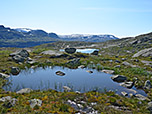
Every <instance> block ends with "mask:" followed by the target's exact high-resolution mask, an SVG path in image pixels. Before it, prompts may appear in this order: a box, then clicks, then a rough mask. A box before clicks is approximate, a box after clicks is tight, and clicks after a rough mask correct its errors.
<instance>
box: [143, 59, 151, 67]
mask: <svg viewBox="0 0 152 114" xmlns="http://www.w3.org/2000/svg"><path fill="white" fill-rule="evenodd" d="M141 62H142V63H144V64H145V65H148V66H150V65H152V61H145V60H142V61H141Z"/></svg>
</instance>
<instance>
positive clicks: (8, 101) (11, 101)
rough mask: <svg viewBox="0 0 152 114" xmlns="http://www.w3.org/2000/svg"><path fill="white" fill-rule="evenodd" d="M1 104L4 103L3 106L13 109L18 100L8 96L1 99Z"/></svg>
mask: <svg viewBox="0 0 152 114" xmlns="http://www.w3.org/2000/svg"><path fill="white" fill-rule="evenodd" d="M0 102H3V103H4V104H3V106H5V107H7V108H11V107H13V106H14V105H15V104H16V102H17V99H16V98H12V97H11V96H6V97H2V98H0Z"/></svg>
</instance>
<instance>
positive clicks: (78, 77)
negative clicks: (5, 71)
mask: <svg viewBox="0 0 152 114" xmlns="http://www.w3.org/2000/svg"><path fill="white" fill-rule="evenodd" d="M87 70H89V69H69V68H63V67H53V68H50V67H47V68H45V69H43V68H37V69H35V70H33V69H28V70H23V71H22V72H21V73H20V74H19V75H17V76H13V75H12V76H11V77H10V78H9V82H11V84H10V85H8V86H4V87H3V88H4V89H5V90H7V91H18V90H20V89H22V88H31V89H33V90H38V89H40V90H46V89H49V88H51V89H56V90H58V91H63V89H62V87H63V86H68V87H70V88H72V89H73V91H80V92H87V91H91V90H98V91H102V92H104V90H107V91H108V90H112V91H115V92H116V93H118V94H120V92H121V91H125V92H127V93H134V92H133V91H132V90H131V89H127V88H124V87H122V86H120V85H119V83H116V82H113V80H112V79H111V78H110V77H111V75H110V74H106V73H103V72H98V71H97V70H92V71H93V73H92V74H90V73H88V72H86V71H87ZM56 71H62V72H64V73H65V74H66V75H65V76H58V75H56V74H55V72H56ZM133 90H136V88H135V87H134V88H133ZM136 91H137V93H140V94H142V95H145V96H146V94H145V93H144V91H142V90H136Z"/></svg>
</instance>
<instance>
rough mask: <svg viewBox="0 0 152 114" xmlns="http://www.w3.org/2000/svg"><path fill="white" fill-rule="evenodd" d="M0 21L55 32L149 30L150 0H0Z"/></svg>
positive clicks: (121, 33) (127, 32) (131, 32)
mask: <svg viewBox="0 0 152 114" xmlns="http://www.w3.org/2000/svg"><path fill="white" fill-rule="evenodd" d="M0 4H1V7H0V24H2V25H4V26H7V27H12V28H17V27H19V28H32V29H43V30H45V31H47V32H55V33H57V34H82V33H83V34H113V35H115V36H117V37H127V36H136V35H139V34H142V33H148V32H152V0H1V2H0Z"/></svg>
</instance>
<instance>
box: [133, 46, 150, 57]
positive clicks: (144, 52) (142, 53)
mask: <svg viewBox="0 0 152 114" xmlns="http://www.w3.org/2000/svg"><path fill="white" fill-rule="evenodd" d="M139 56H143V57H150V56H152V48H147V49H143V50H141V51H139V52H137V53H136V54H134V55H133V56H132V57H139Z"/></svg>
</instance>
